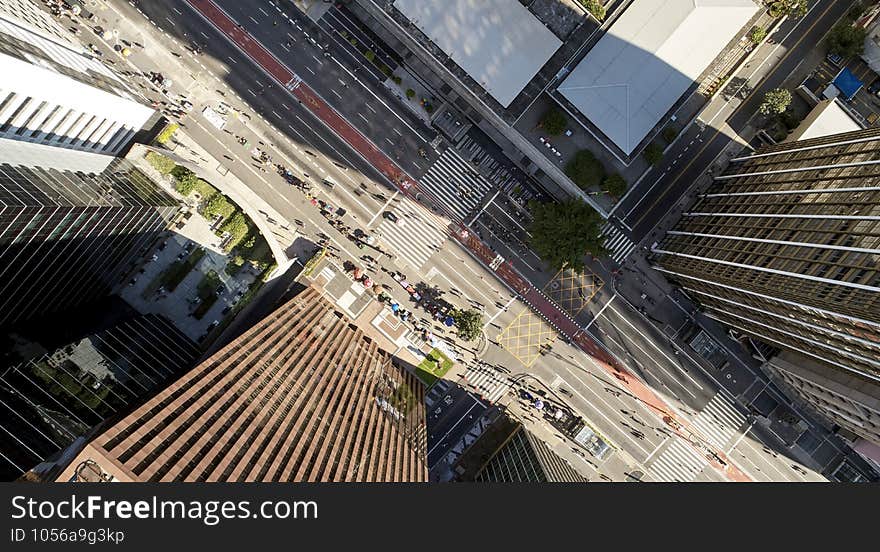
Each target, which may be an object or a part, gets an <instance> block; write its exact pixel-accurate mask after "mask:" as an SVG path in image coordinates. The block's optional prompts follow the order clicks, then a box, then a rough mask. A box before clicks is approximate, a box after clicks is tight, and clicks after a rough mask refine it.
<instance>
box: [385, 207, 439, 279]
mask: <svg viewBox="0 0 880 552" xmlns="http://www.w3.org/2000/svg"><path fill="white" fill-rule="evenodd" d="M393 213H394V215H395V216H397V218H398V219H399V220H401V221H403V224H398V223H396V222H391V221H389V220H382V223H381V224H380V225H379V226H378V227H377V228H376V232H375V234H376V236H377V237H378V238H379V240H380V241H381V242H384V243H385V244H387V245H388V246H390V247H391V248H392V249H393V250H394V252H395V253H396V254H397V256H398V258H399V259H402V260H404V261H405V262H407V263H408V264H409V265H410V266H412V267H413V268H415V269H416V270H418V269H421V268H422V266H424V264H425V263H426V262H427V261H428V259H430V258H431V256H432V255H434V254H436V253H437V252H438V251H440V248H441V247H442V246H443V242H445V241H446V229H445V228H443V227H442V226H441V224H442V223H441V222H440V220H439V219H437V218H435V217H432V216H430V215H428V214H427V213H426V212H424V211H423V210H422V209H421V208H420V207H418V206H416V205H415V204H413V203H412V202H410V201H407V200H404V201H401V202H400V203H399V204H398V206H397V207H396V208H395V209H394V211H393Z"/></svg>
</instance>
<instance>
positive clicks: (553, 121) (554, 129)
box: [541, 107, 568, 136]
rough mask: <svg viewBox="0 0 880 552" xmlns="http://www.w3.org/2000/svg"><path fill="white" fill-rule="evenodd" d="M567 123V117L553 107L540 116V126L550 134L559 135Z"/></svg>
mask: <svg viewBox="0 0 880 552" xmlns="http://www.w3.org/2000/svg"><path fill="white" fill-rule="evenodd" d="M567 125H568V119H566V118H565V115H563V114H562V111H561V110H559V109H557V108H555V107H551V108H550V109H548V110H547V111H546V112H545V113H544V116H543V117H542V118H541V128H543V129H544V132H546V133H547V134H549V135H550V136H559V135H560V134H562V133H563V131H565V127H566V126H567Z"/></svg>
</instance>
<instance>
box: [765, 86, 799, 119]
mask: <svg viewBox="0 0 880 552" xmlns="http://www.w3.org/2000/svg"><path fill="white" fill-rule="evenodd" d="M790 104H791V92H789V91H788V90H786V89H784V88H774V89H773V90H769V91H768V92H767V93H766V94H764V101H762V102H761V105H760V106H759V107H758V113H760V114H761V115H779V114H781V113H784V112H785V110H786V109H788V106H789V105H790Z"/></svg>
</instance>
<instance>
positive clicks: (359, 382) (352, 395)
mask: <svg viewBox="0 0 880 552" xmlns="http://www.w3.org/2000/svg"><path fill="white" fill-rule="evenodd" d="M426 442H427V441H426V430H425V405H424V387H423V385H422V384H421V382H420V381H419V380H418V379H417V378H416V377H415V375H414V374H413V372H411V371H409V370H406V369H405V368H403V367H401V366H399V365H398V364H397V361H396V360H395V359H394V358H393V357H392V356H391V354H390V353H388V352H386V351H384V350H382V349H380V348H379V347H378V345H377V344H376V343H375V342H374V341H372V340H371V339H370V338H369V337H367V336H366V335H364V333H363V332H362V331H361V330H360V329H358V328H356V327H354V326H353V325H352V323H351V322H350V321H349V320H348V319H347V318H346V317H345V315H343V314H342V313H340V312H338V311H336V310H334V308H333V306H332V304H331V303H330V302H329V301H327V300H326V299H324V298H323V297H322V296H321V293H320V292H319V291H318V290H317V289H316V288H307V289H306V290H305V291H302V292H301V293H299V294H298V295H296V296H295V297H294V298H293V299H291V300H290V301H288V302H287V303H285V304H284V305H282V306H281V307H280V308H278V309H277V310H276V311H275V312H273V313H272V314H271V315H269V316H268V317H267V318H265V319H263V320H262V321H260V322H259V323H258V324H256V325H255V326H254V327H253V328H251V329H249V330H248V331H247V332H245V333H244V334H242V335H241V336H239V337H238V338H236V339H235V340H233V341H232V342H231V343H229V344H228V345H226V346H225V347H224V348H222V349H221V350H219V351H218V352H217V353H215V354H214V355H212V356H211V357H210V358H208V359H207V360H205V361H204V362H202V363H201V364H200V365H198V366H197V367H195V368H194V369H192V370H191V371H189V372H188V373H187V374H185V375H184V376H182V377H181V378H179V379H178V380H177V381H175V382H174V383H172V384H171V385H170V386H168V387H167V388H165V389H163V390H162V391H160V392H159V393H158V394H157V395H156V396H155V397H153V398H151V399H150V400H149V401H147V402H146V403H145V404H143V405H142V406H140V407H139V408H137V409H136V410H134V411H133V412H131V413H130V414H129V415H127V416H126V417H124V418H122V419H121V420H119V421H118V422H117V423H115V424H114V425H113V426H111V427H110V428H108V429H107V430H106V431H104V432H103V433H101V434H100V435H99V436H97V437H96V438H95V439H94V440H92V441H91V442H90V443H89V444H87V445H86V446H85V448H84V449H83V450H82V451H81V452H80V453H79V455H78V456H77V457H76V458H75V459H74V460H73V462H71V464H70V465H69V466H68V467H67V468H66V469H65V470H64V471H63V472H62V473H61V474H60V475H59V476H58V478H57V480H58V481H74V480H78V479H79V475H78V474H79V471H78V470H79V467H81V466H84V465H88V466H92V468H96V467H97V468H99V469H100V473H101V479H103V480H110V479H115V480H118V481H229V482H233V481H264V482H268V481H273V482H277V481H309V482H312V481H359V482H372V481H382V482H391V481H395V482H423V481H427V477H428V469H427V453H426V448H427V447H426ZM91 471H93V472H95V470H94V469H92V470H91Z"/></svg>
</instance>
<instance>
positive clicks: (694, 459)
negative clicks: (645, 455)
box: [646, 436, 709, 483]
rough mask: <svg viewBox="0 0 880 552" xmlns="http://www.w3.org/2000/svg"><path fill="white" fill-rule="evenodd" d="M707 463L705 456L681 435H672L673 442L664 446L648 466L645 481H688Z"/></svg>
mask: <svg viewBox="0 0 880 552" xmlns="http://www.w3.org/2000/svg"><path fill="white" fill-rule="evenodd" d="M708 464H709V461H708V460H707V459H706V457H705V456H703V455H701V454H700V453H699V452H697V451H696V450H695V449H694V448H693V446H692V445H690V444H689V443H688V442H687V441H685V440H684V439H682V438H681V437H678V436H676V437H673V442H672V443H671V444H670V445H669V446H668V447H666V450H664V451H663V454H661V455H660V456H658V457H657V458H656V460H654V463H653V464H651V467H650V468H648V473H647V478H646V480H647V481H657V482H667V483H675V482H678V483H689V482H691V481H693V480H694V479H696V478H697V476H698V475H700V472H701V471H703V468H705V467H706V466H707V465H708Z"/></svg>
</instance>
